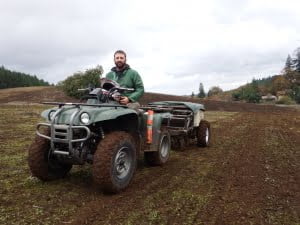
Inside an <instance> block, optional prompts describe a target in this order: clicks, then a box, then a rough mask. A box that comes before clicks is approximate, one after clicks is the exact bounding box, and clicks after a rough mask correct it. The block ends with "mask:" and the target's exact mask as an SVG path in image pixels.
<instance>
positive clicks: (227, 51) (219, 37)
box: [0, 0, 300, 95]
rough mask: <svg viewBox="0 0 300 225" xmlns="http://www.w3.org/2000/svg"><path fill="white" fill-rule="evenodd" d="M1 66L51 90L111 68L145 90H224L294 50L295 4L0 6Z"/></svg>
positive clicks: (236, 0) (299, 24) (266, 0)
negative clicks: (123, 57) (121, 65)
mask: <svg viewBox="0 0 300 225" xmlns="http://www.w3.org/2000/svg"><path fill="white" fill-rule="evenodd" d="M0 3H1V7H0V30H1V35H0V65H4V67H6V68H8V69H11V70H16V71H21V72H26V73H30V74H36V75H37V76H38V77H39V78H43V79H45V80H46V81H49V82H51V83H56V82H58V81H61V80H63V79H65V78H66V77H67V76H70V75H72V74H73V73H74V72H76V71H84V70H85V69H88V68H93V67H95V66H96V65H98V64H99V65H102V66H103V68H104V72H105V73H107V72H109V70H110V69H111V68H112V66H114V64H113V53H114V51H115V50H117V49H123V50H125V51H126V52H127V62H128V64H129V65H130V66H131V67H132V68H133V69H135V70H137V71H138V72H139V73H140V75H141V76H142V78H143V81H144V85H145V88H146V91H147V92H160V93H169V94H178V95H181V94H191V93H192V91H194V92H195V93H197V92H198V90H199V83H200V82H202V83H203V84H204V88H205V90H206V91H207V90H208V89H209V88H210V87H211V86H215V85H216V86H219V87H221V88H222V89H223V90H229V89H233V88H236V87H238V86H240V85H242V84H245V83H246V82H250V81H251V80H252V78H253V77H255V78H262V77H267V76H270V75H274V74H278V73H280V71H281V70H282V68H283V66H284V63H285V60H286V57H287V55H288V54H292V53H293V51H294V50H295V49H296V48H297V47H300V14H299V8H300V1H299V0H248V1H247V0H210V1H201V0H184V1H183V0H182V1H175V0H164V1H159V0H151V1H149V0H147V1H146V0H126V1H125V0H124V1H123V0H114V1H108V0H107V1H104V0H90V1H79V0H65V1H63V0H51V1H50V0H42V1H41V0H26V1H24V0H10V1H8V0H0Z"/></svg>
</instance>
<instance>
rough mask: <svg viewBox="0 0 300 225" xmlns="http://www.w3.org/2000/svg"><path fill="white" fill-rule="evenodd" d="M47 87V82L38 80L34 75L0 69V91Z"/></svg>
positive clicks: (2, 67)
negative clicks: (16, 88) (4, 89)
mask: <svg viewBox="0 0 300 225" xmlns="http://www.w3.org/2000/svg"><path fill="white" fill-rule="evenodd" d="M49 85H50V84H49V83H48V82H46V81H44V80H43V79H38V78H37V77H36V76H35V75H34V76H32V75H29V74H25V73H20V72H15V71H11V70H8V69H6V68H5V67H4V66H1V67H0V89H3V88H15V87H30V86H49Z"/></svg>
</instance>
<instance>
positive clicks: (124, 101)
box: [120, 96, 130, 105]
mask: <svg viewBox="0 0 300 225" xmlns="http://www.w3.org/2000/svg"><path fill="white" fill-rule="evenodd" d="M129 102H130V101H129V98H128V97H126V96H121V98H120V104H122V105H127V104H128V103H129Z"/></svg>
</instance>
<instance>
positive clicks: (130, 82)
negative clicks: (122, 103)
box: [106, 65, 144, 102]
mask: <svg viewBox="0 0 300 225" xmlns="http://www.w3.org/2000/svg"><path fill="white" fill-rule="evenodd" d="M106 78H107V79H110V80H114V81H116V82H118V83H119V84H120V86H121V87H126V88H134V92H127V93H123V95H125V96H126V97H128V98H129V99H130V101H131V102H136V101H138V100H139V99H140V98H141V97H142V95H143V94H144V85H143V81H142V78H141V77H140V75H139V74H138V72H137V71H135V70H133V69H131V68H130V67H129V66H128V65H127V67H126V68H125V70H123V71H121V72H119V71H117V70H116V67H114V68H112V69H111V71H110V72H109V73H107V74H106Z"/></svg>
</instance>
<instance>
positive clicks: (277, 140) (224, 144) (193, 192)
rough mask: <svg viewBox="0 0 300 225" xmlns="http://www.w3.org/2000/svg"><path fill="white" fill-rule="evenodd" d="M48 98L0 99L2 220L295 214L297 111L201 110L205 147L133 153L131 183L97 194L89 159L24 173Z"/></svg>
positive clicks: (205, 219)
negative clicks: (155, 155) (59, 173)
mask: <svg viewBox="0 0 300 225" xmlns="http://www.w3.org/2000/svg"><path fill="white" fill-rule="evenodd" d="M45 108H46V107H45V106H42V105H38V104H32V105H26V104H18V105H14V104H1V105H0V153H1V157H0V224H295V225H296V224H299V223H300V219H299V215H300V207H299V202H300V191H299V190H300V185H299V184H300V179H299V178H300V177H299V176H300V171H299V170H300V169H299V168H300V147H299V146H300V113H299V112H294V111H291V112H287V111H283V112H280V111H276V112H224V111H207V112H206V118H207V120H208V121H210V122H211V126H212V134H213V140H212V145H211V147H209V148H203V149H198V148H196V147H195V146H191V147H190V148H189V149H187V150H186V151H183V152H176V151H172V154H171V158H170V160H169V162H168V163H167V164H166V165H165V166H163V167H148V166H145V165H144V163H143V159H142V158H140V159H139V163H138V165H139V166H138V169H137V172H136V174H135V177H134V180H133V182H132V184H131V185H130V187H129V188H128V189H126V190H125V191H124V192H122V193H120V194H117V195H104V194H103V193H102V192H101V191H99V190H97V189H96V188H95V187H94V185H93V180H92V174H91V168H90V166H89V165H86V166H84V167H79V166H75V167H74V168H73V169H72V170H71V173H70V174H69V175H68V176H67V177H66V178H64V179H61V180H57V181H52V182H41V181H39V180H37V179H36V178H33V177H32V176H31V175H30V171H29V168H28V165H27V149H28V147H29V145H30V144H31V142H32V140H33V139H34V136H35V134H34V132H35V125H36V123H37V122H38V121H41V118H40V113H41V111H42V110H43V109H45Z"/></svg>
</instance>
